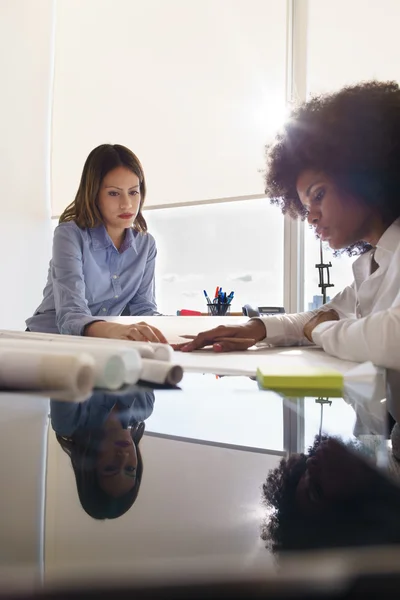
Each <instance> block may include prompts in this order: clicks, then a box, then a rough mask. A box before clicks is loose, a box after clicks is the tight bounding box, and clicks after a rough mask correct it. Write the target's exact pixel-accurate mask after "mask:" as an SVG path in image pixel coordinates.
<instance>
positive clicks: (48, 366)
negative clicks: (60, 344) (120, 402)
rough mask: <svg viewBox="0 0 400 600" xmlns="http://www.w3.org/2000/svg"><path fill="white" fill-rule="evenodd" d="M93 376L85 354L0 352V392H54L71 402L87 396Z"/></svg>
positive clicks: (89, 359) (90, 359)
mask: <svg viewBox="0 0 400 600" xmlns="http://www.w3.org/2000/svg"><path fill="white" fill-rule="evenodd" d="M94 376H95V373H94V359H93V358H92V357H91V356H90V355H88V354H85V353H79V354H66V353H65V354H59V353H56V354H54V353H50V352H38V351H37V350H22V349H21V350H4V348H2V349H1V350H0V389H6V390H31V391H35V390H37V391H47V390H48V391H55V392H58V393H59V394H57V395H58V396H59V397H63V396H64V397H65V399H66V400H67V399H71V400H72V399H75V398H82V397H85V396H87V395H88V394H90V392H91V391H92V389H93V386H94ZM60 392H61V394H60Z"/></svg>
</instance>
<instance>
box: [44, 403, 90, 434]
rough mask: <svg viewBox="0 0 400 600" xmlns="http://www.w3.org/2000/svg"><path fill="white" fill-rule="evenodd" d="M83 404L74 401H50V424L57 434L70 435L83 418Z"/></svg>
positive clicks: (84, 411)
mask: <svg viewBox="0 0 400 600" xmlns="http://www.w3.org/2000/svg"><path fill="white" fill-rule="evenodd" d="M85 408H86V407H85V404H83V403H80V402H78V403H75V402H62V401H61V400H51V401H50V420H51V426H52V428H53V429H54V431H55V432H56V433H58V435H65V436H71V435H72V434H73V433H74V432H75V431H76V430H77V429H78V427H79V426H80V423H81V421H82V419H84V418H85V413H86V410H84V409H85Z"/></svg>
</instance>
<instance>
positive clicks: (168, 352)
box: [0, 329, 174, 361]
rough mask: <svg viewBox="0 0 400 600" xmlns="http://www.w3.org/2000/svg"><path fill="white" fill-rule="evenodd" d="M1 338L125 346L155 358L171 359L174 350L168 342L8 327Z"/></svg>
mask: <svg viewBox="0 0 400 600" xmlns="http://www.w3.org/2000/svg"><path fill="white" fill-rule="evenodd" d="M2 338H6V339H19V340H21V339H22V340H23V339H26V340H31V341H32V340H36V341H42V342H60V340H62V343H63V344H64V343H65V344H67V343H69V344H74V345H76V344H78V343H79V346H80V347H82V344H87V345H91V346H93V344H96V346H97V345H98V344H101V345H102V346H109V347H111V346H114V347H118V348H119V349H122V348H125V349H126V350H132V349H134V350H136V351H137V352H139V354H140V356H142V358H155V359H157V360H165V361H170V360H172V357H173V353H174V351H173V350H172V348H171V346H168V344H155V343H153V342H133V341H130V340H112V339H109V338H95V339H94V338H90V337H77V336H76V335H62V336H60V335H59V334H52V333H35V332H32V331H30V332H25V331H12V330H8V329H0V341H1V339H2Z"/></svg>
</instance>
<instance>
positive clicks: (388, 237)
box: [376, 219, 400, 253]
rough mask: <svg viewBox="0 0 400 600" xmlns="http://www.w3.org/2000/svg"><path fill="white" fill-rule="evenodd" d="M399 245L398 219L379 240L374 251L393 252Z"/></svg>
mask: <svg viewBox="0 0 400 600" xmlns="http://www.w3.org/2000/svg"><path fill="white" fill-rule="evenodd" d="M399 243H400V219H396V220H395V221H394V222H393V223H392V224H391V225H390V227H388V228H387V229H386V231H385V233H384V234H383V235H382V236H381V238H380V239H379V241H378V243H377V245H376V251H377V252H378V250H383V251H386V252H391V253H393V252H395V250H396V249H397V247H398V245H399Z"/></svg>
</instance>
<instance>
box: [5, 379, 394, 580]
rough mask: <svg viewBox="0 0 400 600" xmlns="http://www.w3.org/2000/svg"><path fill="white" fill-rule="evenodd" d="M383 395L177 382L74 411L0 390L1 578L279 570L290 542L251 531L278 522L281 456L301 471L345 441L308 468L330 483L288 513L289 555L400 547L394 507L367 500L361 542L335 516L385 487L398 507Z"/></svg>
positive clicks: (101, 396) (371, 387)
mask: <svg viewBox="0 0 400 600" xmlns="http://www.w3.org/2000/svg"><path fill="white" fill-rule="evenodd" d="M379 390H380V391H379ZM381 390H382V388H380V387H379V386H376V385H375V384H373V383H372V382H369V383H368V385H367V384H365V383H364V384H363V385H361V387H360V388H359V389H357V387H356V388H354V389H353V392H352V393H349V394H348V395H347V396H346V397H345V398H332V399H328V398H323V397H321V398H318V397H308V398H285V397H282V396H280V395H278V394H276V393H274V392H271V391H263V390H260V389H259V388H258V385H257V383H256V381H254V380H253V379H251V378H249V377H244V376H238V377H233V376H232V377H230V376H227V377H219V376H215V375H211V374H207V375H203V374H198V373H185V376H184V379H183V381H182V384H181V385H180V387H179V388H176V389H161V388H159V389H154V388H153V389H152V388H149V387H145V386H132V387H131V388H127V389H124V390H121V391H119V392H113V393H110V392H103V391H100V390H96V392H95V393H94V394H93V396H92V397H91V398H90V399H89V400H88V401H87V402H85V403H84V404H72V403H63V402H59V401H51V399H48V398H44V397H43V398H41V397H34V396H28V395H21V394H11V393H6V392H2V393H0V428H1V434H0V444H1V454H0V456H1V461H0V479H1V482H2V493H1V509H2V510H1V513H0V559H1V560H0V563H1V565H0V566H1V568H2V579H3V581H5V582H7V584H10V585H15V586H16V587H17V588H18V585H20V584H21V582H22V581H24V585H25V586H27V587H28V588H30V587H32V586H34V587H35V588H36V589H37V588H38V587H39V588H40V587H41V586H42V585H48V584H50V583H54V582H55V581H56V582H57V583H58V585H61V586H66V585H70V584H71V582H75V583H76V584H79V585H80V584H82V583H83V582H86V583H87V582H89V585H90V582H91V581H93V580H94V579H95V580H96V581H99V579H102V578H103V579H105V580H106V581H109V582H114V581H115V577H116V573H118V577H122V578H123V577H128V578H134V579H135V581H136V578H138V577H139V578H140V576H141V575H142V576H143V577H145V578H146V577H149V573H150V572H151V576H152V578H154V577H155V576H156V575H157V573H159V574H160V577H162V578H166V577H167V574H168V573H172V574H173V576H174V577H178V578H179V577H182V575H184V574H185V573H186V572H191V571H192V570H193V568H194V566H196V568H197V567H198V566H199V565H200V564H203V563H204V561H206V562H207V564H208V565H209V566H208V567H207V569H206V572H207V573H208V574H210V573H211V571H212V569H214V570H215V569H216V570H217V571H218V569H217V567H216V565H217V564H218V565H221V570H224V569H225V570H226V569H228V571H229V572H230V573H231V576H236V575H237V573H238V572H243V570H246V569H250V570H251V569H253V568H254V569H261V570H263V571H264V572H267V571H268V569H269V570H272V571H274V570H275V569H276V558H277V556H282V555H284V552H283V550H284V548H282V549H281V550H282V552H279V551H278V550H277V549H276V548H275V549H274V548H272V547H271V543H270V542H271V540H269V541H268V540H267V541H265V540H262V539H261V537H260V531H261V527H262V524H263V523H265V522H268V519H271V517H272V516H273V515H274V511H273V510H272V508H271V506H269V507H268V506H265V505H264V504H263V501H262V485H263V483H264V482H265V481H266V477H267V475H268V473H269V472H270V471H271V469H275V468H276V467H278V465H279V463H280V461H281V459H282V458H283V457H291V458H290V460H292V461H293V460H294V461H297V458H296V456H297V453H302V452H306V451H307V449H308V447H309V446H312V445H313V443H314V440H315V438H317V440H319V441H321V439H322V440H325V437H326V436H328V438H330V437H332V436H334V437H335V438H340V440H341V441H340V443H338V442H335V441H334V442H330V441H329V440H328V441H326V440H325V441H322V442H321V444H320V446H319V450H320V455H321V456H322V459H321V460H320V461H319V463H318V461H317V463H316V464H317V466H318V464H319V467H318V468H319V469H320V471H321V472H322V477H323V474H324V473H326V474H328V476H329V477H328V479H329V481H328V484H327V483H326V481H322V483H321V481H320V482H319V483H317V484H316V488H315V487H314V490H313V492H312V493H311V500H310V498H308V502H309V505H308V507H307V506H306V507H305V508H304V506H303V505H301V507H300V508H301V510H300V513H299V515H300V516H299V515H297V517H296V515H293V514H291V515H290V518H292V519H293V521H292V523H293V536H291V540H289V542H288V543H289V546H290V545H291V547H290V548H289V549H295V550H296V552H297V553H298V554H297V556H299V555H301V554H302V551H303V550H309V549H315V548H329V547H331V546H332V545H334V546H346V547H348V546H357V545H366V546H367V545H369V544H370V543H371V544H382V545H385V544H388V543H397V538H398V539H399V541H400V534H399V531H400V526H399V524H398V523H397V521H396V518H395V516H394V515H393V514H392V503H391V502H390V501H388V506H386V505H385V502H384V501H383V499H382V498H381V497H376V498H375V497H374V498H373V499H372V500H370V502H369V505H368V507H367V508H368V510H369V517H368V519H367V520H366V521H365V522H364V534H363V535H360V531H359V527H358V525H357V526H355V527H354V532H352V530H351V519H347V521H346V519H343V518H342V517H343V511H345V510H346V507H350V509H349V510H353V509H354V506H355V503H360V502H361V503H362V502H364V500H362V499H363V498H364V499H365V498H369V491H370V490H374V489H375V488H376V487H377V486H378V487H379V486H380V483H381V481H384V486H387V489H386V488H385V489H386V492H387V493H386V494H385V497H387V498H389V499H390V497H391V496H393V498H396V497H397V496H396V495H397V493H398V491H397V479H396V478H397V471H396V469H393V468H390V465H392V466H393V458H392V457H391V452H392V451H391V448H390V445H389V447H388V443H387V441H386V427H387V415H386V406H385V401H384V397H383V396H382V391H381ZM323 448H324V450H323V451H322V450H321V449H323ZM388 456H389V460H388ZM303 463H304V464H305V460H304V461H303ZM303 463H302V464H303ZM311 463H313V461H312V460H311ZM311 463H310V461H309V464H311ZM332 465H333V466H332ZM365 465H367V466H365ZM365 469H366V470H365ZM310 472H311V471H310ZM359 473H361V475H359ZM365 473H366V474H365ZM319 475H320V476H321V473H320V474H319ZM304 477H305V478H306V479H307V477H308V475H307V473H306V475H302V481H304ZM342 479H343V481H342ZM331 482H335V485H336V487H335V486H333V488H332V486H331V487H329V486H330V484H331ZM297 483H298V482H297ZM343 490H344V491H343ZM349 490H350V492H349ZM296 493H297V492H296ZM316 494H317V496H318V497H317V498H316V497H315V496H316ZM349 494H350V496H351V498H350V500H349ZM296 498H297V496H296ZM360 498H361V500H360ZM296 502H297V500H295V503H294V506H295V505H296ZM299 502H300V504H301V503H302V502H303V501H302V500H301V498H300V500H299ZM371 503H372V506H373V507H374V506H375V507H376V511H375V510H373V509H371ZM298 508H299V507H296V506H295V510H298ZM282 510H283V509H282ZM291 510H292V511H293V506H292V509H291ZM304 510H305V513H304V514H302V512H301V511H304ZM366 510H367V509H366ZM371 510H372V512H373V515H372V516H371V514H370V512H371ZM310 511H311V512H310ZM338 511H339V512H340V515H341V516H340V518H338V517H337V514H336V513H337V512H338ZM321 515H323V516H324V521H325V523H331V524H333V525H332V526H333V529H334V530H335V531H336V533H335V536H334V537H332V535H331V533H332V532H331V531H328V529H329V528H325V529H327V530H326V531H325V530H324V527H322V526H321ZM296 518H299V519H300V522H302V523H303V522H305V521H306V520H307V519H310V523H311V524H312V523H313V522H314V521H313V519H314V520H315V519H316V521H315V522H316V523H319V526H321V528H320V532H321V534H320V538H319V539H318V540H317V541H316V539H315V536H314V537H313V536H311V537H313V539H308V536H307V535H305V534H304V530H302V529H301V528H300V529H299V531H298V532H297V533H296V531H297V530H296V527H297V525H296ZM365 518H366V517H365ZM389 521H390V527H389V525H388V522H389ZM344 523H345V524H346V525H345V526H344ZM341 526H342V527H344V529H343V531H341V530H340V527H341ZM331 529H332V527H331ZM389 529H390V534H389ZM365 531H366V532H369V531H370V532H371V535H370V536H369V534H368V535H365ZM377 531H379V532H380V533H379V535H378V534H377ZM296 536H297V538H296ZM289 537H290V536H289ZM288 539H289V538H288ZM332 540H333V541H332ZM266 544H267V546H268V547H266ZM285 544H286V542H284V543H283V546H284V545H285ZM210 564H211V565H212V567H210ZM229 565H231V567H230V566H229ZM238 565H239V571H238ZM210 569H211V570H210ZM17 570H18V572H23V573H24V577H23V578H21V577H22V576H21V577H19V578H18V577H16V576H15V573H16V572H17ZM234 574H235V575H234Z"/></svg>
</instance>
